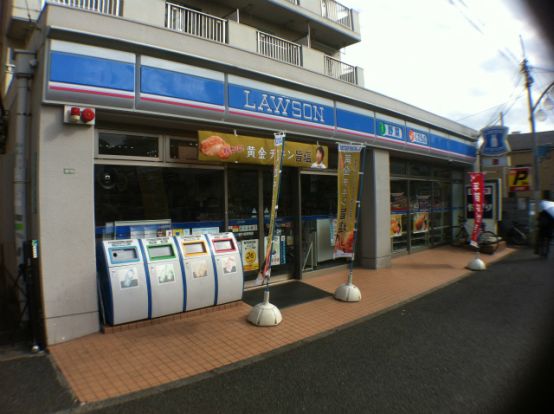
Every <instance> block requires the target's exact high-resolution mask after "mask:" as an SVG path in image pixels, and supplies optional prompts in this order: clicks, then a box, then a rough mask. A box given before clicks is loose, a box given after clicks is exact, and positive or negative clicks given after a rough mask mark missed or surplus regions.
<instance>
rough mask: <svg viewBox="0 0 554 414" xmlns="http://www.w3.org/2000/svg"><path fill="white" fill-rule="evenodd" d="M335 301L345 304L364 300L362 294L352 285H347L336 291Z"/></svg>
mask: <svg viewBox="0 0 554 414" xmlns="http://www.w3.org/2000/svg"><path fill="white" fill-rule="evenodd" d="M335 299H337V300H341V301H343V302H359V301H360V300H362V292H360V289H358V287H357V286H355V285H353V284H352V283H345V284H343V285H340V286H339V287H338V288H337V290H335Z"/></svg>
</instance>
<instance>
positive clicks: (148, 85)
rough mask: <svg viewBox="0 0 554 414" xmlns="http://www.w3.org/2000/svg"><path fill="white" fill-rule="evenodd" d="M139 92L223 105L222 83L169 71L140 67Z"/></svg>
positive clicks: (223, 91)
mask: <svg viewBox="0 0 554 414" xmlns="http://www.w3.org/2000/svg"><path fill="white" fill-rule="evenodd" d="M140 72H141V76H140V91H141V92H142V93H148V94H152V95H158V96H166V97H170V98H177V99H185V100H191V101H197V102H205V103H210V104H213V105H224V103H225V101H224V99H225V98H224V97H225V89H224V84H223V82H220V81H217V80H213V79H207V78H203V77H200V76H195V75H189V74H185V73H179V72H174V71H171V70H165V69H159V68H151V67H148V66H142V67H141V69H140Z"/></svg>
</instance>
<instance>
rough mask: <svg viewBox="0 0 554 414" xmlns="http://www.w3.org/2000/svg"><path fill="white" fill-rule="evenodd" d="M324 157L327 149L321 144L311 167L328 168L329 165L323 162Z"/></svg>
mask: <svg viewBox="0 0 554 414" xmlns="http://www.w3.org/2000/svg"><path fill="white" fill-rule="evenodd" d="M324 159H325V150H324V149H323V147H322V146H321V145H319V146H318V147H317V148H316V150H315V162H314V163H313V164H312V166H311V168H319V169H321V170H323V169H325V168H327V166H326V165H325V164H324V163H323V160H324Z"/></svg>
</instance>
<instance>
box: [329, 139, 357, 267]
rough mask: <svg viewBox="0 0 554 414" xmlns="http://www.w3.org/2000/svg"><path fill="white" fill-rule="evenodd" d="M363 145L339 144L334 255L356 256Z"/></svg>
mask: <svg viewBox="0 0 554 414" xmlns="http://www.w3.org/2000/svg"><path fill="white" fill-rule="evenodd" d="M362 148H363V146H362V145H344V144H339V166H338V206H337V235H336V236H335V251H334V257H351V258H354V229H355V226H356V206H357V204H358V184H359V181H360V153H361V150H362Z"/></svg>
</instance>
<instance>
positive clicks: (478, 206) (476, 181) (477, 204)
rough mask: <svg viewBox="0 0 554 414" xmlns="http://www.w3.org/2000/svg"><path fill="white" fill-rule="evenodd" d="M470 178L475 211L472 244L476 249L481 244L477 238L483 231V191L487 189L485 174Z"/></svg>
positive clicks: (477, 174)
mask: <svg viewBox="0 0 554 414" xmlns="http://www.w3.org/2000/svg"><path fill="white" fill-rule="evenodd" d="M469 177H470V186H471V194H472V197H473V211H474V221H473V231H472V232H471V242H470V243H471V245H472V246H474V247H479V244H478V243H477V238H478V237H479V232H480V231H481V223H482V222H483V208H484V198H483V197H484V194H483V189H484V187H485V181H484V177H483V173H479V172H477V173H469Z"/></svg>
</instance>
